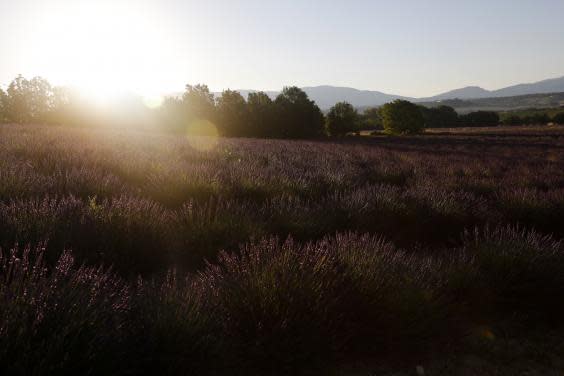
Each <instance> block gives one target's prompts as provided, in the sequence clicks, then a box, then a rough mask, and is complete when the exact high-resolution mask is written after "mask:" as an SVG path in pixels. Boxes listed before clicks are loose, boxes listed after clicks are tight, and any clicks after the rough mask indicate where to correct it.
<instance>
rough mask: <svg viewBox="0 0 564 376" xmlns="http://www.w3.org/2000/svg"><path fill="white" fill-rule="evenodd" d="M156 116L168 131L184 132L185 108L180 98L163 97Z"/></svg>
mask: <svg viewBox="0 0 564 376" xmlns="http://www.w3.org/2000/svg"><path fill="white" fill-rule="evenodd" d="M157 111H158V115H157V116H158V118H159V120H160V122H162V123H163V125H164V127H166V128H167V129H168V130H169V131H174V132H184V131H186V128H187V127H188V115H187V109H186V106H185V105H184V102H183V100H182V99H179V98H177V97H165V98H164V100H163V103H162V104H161V106H160V107H159V109H158V110H157Z"/></svg>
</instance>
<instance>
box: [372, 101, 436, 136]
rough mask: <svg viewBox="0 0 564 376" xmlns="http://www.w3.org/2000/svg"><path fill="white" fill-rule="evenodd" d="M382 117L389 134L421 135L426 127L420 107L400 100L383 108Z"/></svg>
mask: <svg viewBox="0 0 564 376" xmlns="http://www.w3.org/2000/svg"><path fill="white" fill-rule="evenodd" d="M381 116H382V123H383V125H384V130H385V131H386V133H388V134H395V135H400V134H413V133H420V132H422V131H423V127H424V125H425V121H424V119H423V115H422V114H421V111H420V110H419V107H418V106H417V105H415V104H413V103H411V102H409V101H404V100H400V99H398V100H395V101H393V102H392V103H387V104H385V105H384V106H382V109H381Z"/></svg>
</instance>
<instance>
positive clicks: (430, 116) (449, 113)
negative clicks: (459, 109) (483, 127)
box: [419, 105, 458, 128]
mask: <svg viewBox="0 0 564 376" xmlns="http://www.w3.org/2000/svg"><path fill="white" fill-rule="evenodd" d="M419 108H420V109H421V113H422V114H423V119H424V120H425V128H452V127H456V126H457V125H458V114H457V113H456V111H455V110H454V108H452V107H450V106H444V105H443V106H439V107H432V108H427V107H424V106H420V107H419Z"/></svg>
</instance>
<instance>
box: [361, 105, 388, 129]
mask: <svg viewBox="0 0 564 376" xmlns="http://www.w3.org/2000/svg"><path fill="white" fill-rule="evenodd" d="M359 127H360V129H367V130H368V129H382V118H381V116H380V109H379V108H378V107H371V108H367V109H366V110H364V112H363V114H362V115H360V121H359Z"/></svg>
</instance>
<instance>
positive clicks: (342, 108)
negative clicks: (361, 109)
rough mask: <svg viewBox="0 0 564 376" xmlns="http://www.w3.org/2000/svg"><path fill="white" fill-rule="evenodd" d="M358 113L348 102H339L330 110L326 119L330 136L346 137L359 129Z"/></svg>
mask: <svg viewBox="0 0 564 376" xmlns="http://www.w3.org/2000/svg"><path fill="white" fill-rule="evenodd" d="M357 121H358V113H357V111H356V110H355V108H354V107H353V106H352V105H351V104H350V103H347V102H339V103H337V104H336V105H334V106H333V107H331V109H330V110H329V113H327V117H326V127H327V132H328V133H329V135H330V136H344V135H345V134H347V133H348V132H352V131H355V130H356V129H357Z"/></svg>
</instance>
